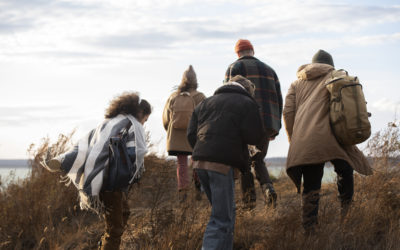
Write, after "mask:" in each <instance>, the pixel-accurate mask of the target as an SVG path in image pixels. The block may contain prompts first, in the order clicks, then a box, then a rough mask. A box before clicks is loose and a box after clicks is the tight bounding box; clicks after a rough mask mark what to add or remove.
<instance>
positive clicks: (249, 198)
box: [224, 39, 282, 208]
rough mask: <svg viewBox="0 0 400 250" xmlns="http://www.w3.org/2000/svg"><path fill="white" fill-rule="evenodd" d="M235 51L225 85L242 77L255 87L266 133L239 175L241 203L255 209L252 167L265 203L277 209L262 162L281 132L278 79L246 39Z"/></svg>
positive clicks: (268, 177) (270, 183) (275, 195)
mask: <svg viewBox="0 0 400 250" xmlns="http://www.w3.org/2000/svg"><path fill="white" fill-rule="evenodd" d="M235 52H236V54H237V56H238V59H237V60H236V61H235V62H234V63H232V64H231V65H230V66H229V67H228V69H227V71H226V73H225V80H224V82H229V80H230V79H231V78H232V77H234V76H236V75H242V76H243V77H246V78H247V79H248V80H250V81H251V82H252V83H254V84H255V86H256V89H255V100H256V102H257V103H258V105H259V106H260V108H261V110H260V112H261V116H262V121H263V124H264V134H265V137H264V139H263V140H262V142H260V144H259V145H257V149H258V150H257V151H258V152H257V153H256V154H255V155H253V156H252V157H251V160H250V161H249V167H248V168H247V171H245V172H244V173H243V174H242V175H241V183H242V193H243V201H244V203H245V204H246V206H248V207H249V208H253V207H254V206H255V201H256V193H255V189H254V177H253V174H252V173H251V166H254V170H255V173H256V178H257V180H258V181H259V183H260V187H261V190H262V193H263V195H264V198H265V201H266V203H267V204H269V205H273V206H276V200H277V194H276V192H275V189H274V187H273V184H272V181H271V179H270V176H269V173H268V170H267V167H266V166H265V162H264V159H265V157H266V155H267V152H268V147H269V143H270V141H272V140H274V139H275V137H276V136H277V135H278V134H279V130H280V129H281V117H282V94H281V87H280V83H279V79H278V76H277V75H276V73H275V71H274V70H273V69H272V68H271V67H270V66H268V65H267V64H265V63H263V62H262V61H260V60H258V59H257V58H255V57H254V48H253V45H252V44H251V42H250V41H249V40H246V39H239V40H238V41H237V43H236V45H235Z"/></svg>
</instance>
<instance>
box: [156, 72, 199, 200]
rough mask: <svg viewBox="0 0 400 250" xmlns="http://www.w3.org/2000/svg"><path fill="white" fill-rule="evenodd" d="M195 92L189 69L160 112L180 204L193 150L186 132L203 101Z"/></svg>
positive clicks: (188, 179)
mask: <svg viewBox="0 0 400 250" xmlns="http://www.w3.org/2000/svg"><path fill="white" fill-rule="evenodd" d="M197 88H198V83H197V77H196V73H195V71H194V70H193V67H192V65H190V66H189V68H188V69H186V70H185V72H184V73H183V76H182V81H181V84H180V85H179V86H178V90H177V91H175V92H174V93H172V94H171V95H170V97H169V98H168V100H167V102H166V104H165V107H164V112H163V125H164V129H165V130H166V131H167V151H168V154H169V155H173V156H176V157H177V169H176V175H177V182H178V192H179V199H180V201H181V202H182V201H184V200H185V199H186V196H187V192H186V191H187V189H188V188H189V184H190V178H189V169H188V155H191V154H192V147H191V146H190V145H189V142H188V140H187V138H186V130H187V127H188V125H189V120H190V117H191V115H192V112H193V110H194V108H195V107H196V106H197V105H198V104H199V103H200V102H201V101H202V100H203V99H204V98H205V96H204V94H203V93H201V92H199V91H197Z"/></svg>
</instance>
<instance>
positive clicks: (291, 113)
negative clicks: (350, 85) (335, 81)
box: [283, 63, 372, 175]
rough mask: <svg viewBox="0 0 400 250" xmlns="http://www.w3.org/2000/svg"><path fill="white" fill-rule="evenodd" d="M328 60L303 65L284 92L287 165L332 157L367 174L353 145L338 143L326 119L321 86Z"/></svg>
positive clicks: (329, 68) (362, 158)
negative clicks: (287, 142) (287, 147)
mask: <svg viewBox="0 0 400 250" xmlns="http://www.w3.org/2000/svg"><path fill="white" fill-rule="evenodd" d="M333 69H334V68H333V67H332V66H330V65H328V64H320V63H312V64H308V65H303V66H301V67H300V68H299V70H298V72H297V77H298V80H296V81H295V82H293V83H292V85H291V86H290V88H289V91H288V93H287V95H286V101H285V107H284V109H283V117H284V121H285V127H286V132H287V134H288V137H289V142H290V146H289V153H288V157H287V165H286V167H287V169H289V168H291V167H294V166H299V165H308V164H318V163H323V162H327V161H330V160H333V159H342V160H345V161H347V162H348V163H349V164H350V165H351V167H352V168H353V169H354V170H356V171H357V172H359V173H361V174H364V175H370V174H372V170H371V166H370V164H369V163H368V161H367V159H366V158H365V156H364V155H363V153H362V152H361V151H360V150H359V149H358V148H357V147H356V146H342V145H340V144H339V143H338V142H337V141H336V138H335V136H334V135H333V132H332V130H331V126H330V123H329V98H330V96H329V92H328V90H327V89H326V87H325V86H324V82H325V80H326V79H327V78H328V77H329V74H328V73H329V72H331V71H332V70H333Z"/></svg>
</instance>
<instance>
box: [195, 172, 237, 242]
mask: <svg viewBox="0 0 400 250" xmlns="http://www.w3.org/2000/svg"><path fill="white" fill-rule="evenodd" d="M196 172H197V175H198V176H199V179H200V182H201V185H202V187H203V188H204V192H205V193H206V195H207V198H208V200H209V201H210V203H211V206H212V208H211V216H210V221H209V222H208V224H207V228H206V231H205V232H204V237H203V246H202V249H204V250H209V249H224V250H225V249H232V248H233V231H234V227H235V200H234V195H235V193H234V180H233V169H231V170H229V173H228V174H227V175H224V174H221V173H217V172H214V171H210V170H204V169H196Z"/></svg>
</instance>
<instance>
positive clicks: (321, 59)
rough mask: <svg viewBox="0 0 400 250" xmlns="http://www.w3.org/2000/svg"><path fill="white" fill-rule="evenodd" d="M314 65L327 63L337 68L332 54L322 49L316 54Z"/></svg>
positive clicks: (313, 59) (313, 60)
mask: <svg viewBox="0 0 400 250" xmlns="http://www.w3.org/2000/svg"><path fill="white" fill-rule="evenodd" d="M312 63H325V64H329V65H331V66H333V67H335V65H334V64H333V59H332V56H331V54H329V53H328V52H326V51H325V50H322V49H320V50H318V52H317V53H315V55H314V56H313V58H312Z"/></svg>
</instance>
